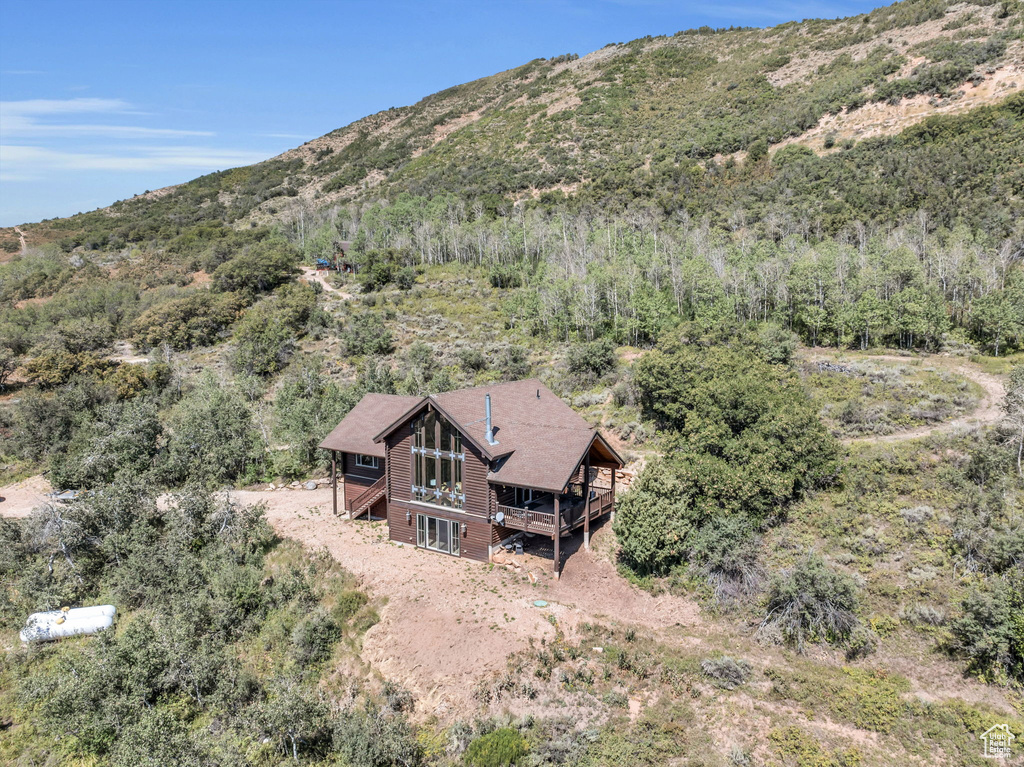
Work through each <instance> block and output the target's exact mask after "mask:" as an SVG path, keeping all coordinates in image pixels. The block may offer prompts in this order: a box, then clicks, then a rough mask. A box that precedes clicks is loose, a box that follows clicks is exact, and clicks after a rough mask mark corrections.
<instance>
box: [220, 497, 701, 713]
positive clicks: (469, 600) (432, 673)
mask: <svg viewBox="0 0 1024 767" xmlns="http://www.w3.org/2000/svg"><path fill="white" fill-rule="evenodd" d="M235 497H236V498H237V499H238V500H239V501H242V502H244V503H247V504H248V503H257V502H261V501H262V502H266V503H267V518H268V520H269V521H270V523H271V524H272V525H273V526H274V529H275V530H276V531H277V532H278V534H280V535H282V536H287V537H289V538H293V539H295V540H298V541H301V542H302V543H304V544H306V545H307V546H310V547H314V548H318V547H324V548H326V549H327V550H328V551H329V552H330V553H331V554H332V555H333V556H334V557H335V558H336V559H337V560H338V561H339V562H340V563H341V564H342V565H343V566H344V567H345V568H347V569H348V570H349V571H351V572H352V573H354V574H355V575H357V576H358V577H359V578H360V580H361V582H362V585H363V588H364V589H365V590H366V591H368V592H369V593H370V594H371V595H372V596H374V597H383V598H384V599H386V604H385V605H384V607H383V608H382V609H381V610H380V615H381V620H380V622H379V623H378V624H377V625H376V626H374V627H373V628H371V629H370V630H369V632H367V634H366V637H365V640H364V643H363V652H362V657H363V660H365V661H366V662H368V663H370V664H371V665H372V667H373V668H374V669H376V670H378V671H380V672H381V673H382V674H383V675H385V676H386V677H387V678H389V679H391V680H394V681H396V682H399V683H401V684H402V685H404V686H405V687H407V688H409V689H410V690H411V691H412V692H413V693H414V695H415V696H416V698H417V701H418V702H417V708H418V710H419V711H421V712H423V713H433V714H436V715H438V716H441V717H444V716H446V715H450V714H451V713H454V712H456V711H465V710H467V709H469V708H471V707H472V706H473V703H472V694H473V689H474V686H475V685H476V683H477V682H479V681H480V679H481V678H483V677H486V676H487V673H488V672H490V671H500V670H502V669H504V668H505V659H506V658H507V656H508V655H509V654H510V653H513V652H516V651H519V650H523V649H527V648H529V646H530V643H531V642H534V643H539V642H540V640H541V638H547V639H548V640H550V639H552V638H554V636H555V627H554V626H553V624H552V623H551V621H550V616H554V617H555V619H556V620H557V622H558V625H559V627H560V628H561V629H562V631H564V632H565V634H566V635H567V637H569V638H572V637H574V636H575V634H576V630H577V628H578V627H579V625H580V624H581V623H582V622H592V623H601V624H604V625H615V624H619V625H621V624H635V625H638V626H643V627H645V628H646V629H648V630H650V629H654V630H659V629H668V628H673V629H677V631H679V632H685V633H692V634H695V635H699V636H702V635H704V634H705V633H706V628H705V625H704V622H703V619H702V618H701V617H700V615H699V611H698V608H697V605H696V604H695V603H694V602H691V601H689V600H686V599H682V598H679V597H673V596H667V595H666V596H658V597H653V596H651V595H650V594H648V593H646V592H644V591H640V590H639V589H637V588H635V587H633V586H631V585H630V584H629V583H628V582H627V581H625V580H624V579H623V578H622V577H621V576H619V574H618V573H617V572H616V570H615V568H614V566H613V565H612V564H611V562H610V561H609V560H608V558H607V556H604V555H602V554H600V553H598V552H599V551H600V550H601V549H602V546H606V545H607V541H608V538H609V537H610V535H611V533H610V530H608V525H607V523H605V525H604V526H603V528H601V529H597V530H596V531H595V533H594V541H593V547H594V548H593V550H592V551H585V550H582V549H580V550H575V551H573V550H572V549H573V548H575V547H576V545H578V541H577V540H576V538H580V537H581V536H576V537H575V538H574V539H573V544H575V545H572V546H570V551H571V553H570V554H569V556H567V558H566V559H565V565H564V569H563V571H562V576H561V578H560V579H559V580H555V579H554V578H553V577H552V575H551V562H550V561H543V560H532V564H534V565H538V566H537V567H534V568H532V569H531V570H530V572H533V573H534V574H535V575H536V576H537V577H538V582H537V584H536V585H531V583H530V581H529V576H528V571H527V568H526V567H523V568H522V569H521V571H519V572H512V571H510V570H509V569H508V568H506V567H504V566H498V565H488V564H487V563H480V562H472V561H469V560H464V559H457V558H454V557H447V556H444V555H442V554H435V553H431V552H426V551H422V550H419V549H416V548H413V547H410V546H401V545H399V544H395V543H392V542H391V541H389V540H388V538H387V528H386V523H384V522H366V521H363V520H355V521H349V520H345V519H338V518H336V517H334V516H333V514H332V513H331V493H330V489H329V488H321V489H318V490H310V491H306V490H290V491H280V490H279V491H274V492H247V491H239V492H237V493H235ZM538 599H542V600H545V601H546V602H548V606H547V607H545V608H538V607H534V606H533V602H534V601H535V600H538ZM677 627H678V628H677Z"/></svg>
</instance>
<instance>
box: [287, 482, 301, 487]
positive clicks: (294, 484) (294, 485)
mask: <svg viewBox="0 0 1024 767" xmlns="http://www.w3.org/2000/svg"><path fill="white" fill-rule="evenodd" d="M298 486H299V483H298V482H292V483H291V484H290V485H288V487H298Z"/></svg>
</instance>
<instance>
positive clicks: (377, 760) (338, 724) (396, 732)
mask: <svg viewBox="0 0 1024 767" xmlns="http://www.w3.org/2000/svg"><path fill="white" fill-rule="evenodd" d="M333 742H334V750H335V751H337V752H338V754H339V755H340V756H341V757H342V760H343V761H342V764H346V765H351V767H393V765H401V767H418V765H420V764H422V763H423V749H422V747H421V746H420V744H419V743H418V742H417V741H416V738H415V735H414V733H413V730H412V728H411V727H410V726H409V723H408V722H407V721H406V719H405V717H403V716H401V715H395V714H391V713H388V712H385V711H383V710H381V709H379V708H376V707H373V706H367V707H366V708H365V709H363V710H359V709H350V710H348V711H344V712H342V714H341V715H340V716H339V717H338V718H337V719H335V724H334V741H333Z"/></svg>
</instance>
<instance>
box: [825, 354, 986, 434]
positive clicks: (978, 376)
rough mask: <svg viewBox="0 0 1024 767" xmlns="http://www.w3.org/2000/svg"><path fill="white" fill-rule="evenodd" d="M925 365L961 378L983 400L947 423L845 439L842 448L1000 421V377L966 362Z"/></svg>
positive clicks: (933, 360) (883, 357) (937, 360)
mask: <svg viewBox="0 0 1024 767" xmlns="http://www.w3.org/2000/svg"><path fill="white" fill-rule="evenodd" d="M857 359H858V360H879V361H882V362H899V363H902V364H904V365H905V364H907V363H908V362H909V361H911V359H912V358H908V357H898V356H896V355H891V354H877V355H870V356H864V357H857ZM927 359H928V363H929V364H930V365H934V366H936V367H942V368H944V369H946V370H948V371H949V372H950V373H956V374H957V375H960V376H963V377H964V378H967V379H969V380H971V381H974V383H976V384H978V386H980V387H981V389H982V392H983V394H982V397H981V400H980V401H979V402H978V404H977V405H976V406H975V407H974V410H972V411H971V412H969V413H965V414H964V415H962V416H961V417H959V418H954V419H952V420H950V421H943V422H942V423H939V424H935V425H934V426H918V427H917V428H914V429H907V430H906V431H899V432H896V433H895V434H885V435H881V436H868V437H847V438H846V439H844V440H843V444H844V445H853V444H876V443H884V442H902V441H904V440H908V439H919V438H921V437H927V436H929V435H931V434H942V433H945V432H950V431H956V430H957V429H964V428H967V427H970V426H982V425H988V424H993V423H997V422H998V421H999V419H1001V418H1002V417H1003V411H1002V403H1003V399H1004V398H1005V397H1006V386H1005V385H1004V384H1003V381H1002V380H1001V379H1000V378H999V376H995V375H992V374H991V373H986V372H984V371H983V370H981V368H980V367H978V366H977V365H975V364H974V363H972V362H967V361H965V360H955V361H954V360H949V359H948V358H942V357H929V358H927Z"/></svg>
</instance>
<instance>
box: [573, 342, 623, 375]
mask: <svg viewBox="0 0 1024 767" xmlns="http://www.w3.org/2000/svg"><path fill="white" fill-rule="evenodd" d="M617 361H618V360H617V358H616V356H615V344H614V343H613V342H612V341H610V340H609V339H606V338H605V339H601V340H599V341H591V342H590V343H581V344H574V345H573V346H570V347H569V353H568V355H567V356H566V364H567V365H568V367H569V372H570V373H572V374H573V375H576V376H578V377H579V378H580V379H581V380H583V381H587V382H589V381H594V380H596V379H598V378H600V377H601V376H603V375H604V374H605V373H607V372H609V371H611V370H613V369H614V368H615V363H616V362H617Z"/></svg>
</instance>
